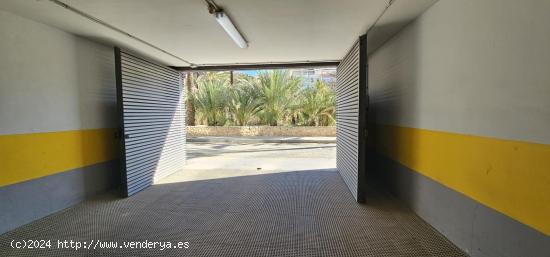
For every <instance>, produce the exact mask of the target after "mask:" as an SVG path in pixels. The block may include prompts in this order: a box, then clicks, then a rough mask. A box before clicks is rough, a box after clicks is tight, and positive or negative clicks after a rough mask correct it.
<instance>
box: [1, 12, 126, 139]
mask: <svg viewBox="0 0 550 257" xmlns="http://www.w3.org/2000/svg"><path fill="white" fill-rule="evenodd" d="M0 35H1V39H0V53H1V54H2V56H1V58H0V135H1V134H20V133H33V132H49V131H62V130H79V129H91V128H112V127H116V119H115V118H116V104H115V103H116V89H115V68H114V52H113V48H112V47H109V46H104V45H100V44H97V43H94V42H92V41H89V40H86V39H83V38H80V37H77V36H74V35H72V34H68V33H66V32H63V31H61V30H58V29H55V28H53V27H49V26H46V25H44V24H41V23H37V22H34V21H32V20H28V19H25V18H22V17H19V16H16V15H13V14H11V13H8V12H4V11H1V10H0Z"/></svg>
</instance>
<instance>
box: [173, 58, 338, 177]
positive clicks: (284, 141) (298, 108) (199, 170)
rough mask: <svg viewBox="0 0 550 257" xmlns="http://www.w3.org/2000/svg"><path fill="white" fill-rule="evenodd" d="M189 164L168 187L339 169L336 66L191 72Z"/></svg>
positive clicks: (188, 74) (187, 77) (188, 77)
mask: <svg viewBox="0 0 550 257" xmlns="http://www.w3.org/2000/svg"><path fill="white" fill-rule="evenodd" d="M184 76H185V80H184V81H185V86H184V87H185V89H186V90H187V94H186V95H187V99H186V100H187V101H186V109H187V113H186V114H187V117H186V121H187V124H188V126H187V144H186V145H187V164H186V166H185V170H184V171H182V172H180V174H175V175H173V176H171V178H168V179H166V180H164V181H163V182H174V181H182V180H200V179H212V178H225V177H234V176H247V175H265V174H273V173H282V172H296V171H304V170H327V171H332V172H335V171H336V127H335V126H336V90H335V87H336V67H335V66H329V67H308V68H294V69H269V70H267V69H254V70H230V71H199V72H186V73H185V75H184Z"/></svg>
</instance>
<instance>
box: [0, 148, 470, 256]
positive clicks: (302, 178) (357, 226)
mask: <svg viewBox="0 0 550 257" xmlns="http://www.w3.org/2000/svg"><path fill="white" fill-rule="evenodd" d="M250 150H257V151H253V152H250ZM293 160H294V161H293ZM308 160H309V161H308ZM308 163H309V166H308ZM293 165H294V166H293ZM307 167H316V168H315V169H309V170H308V169H307ZM224 168H227V169H224ZM257 168H262V169H261V170H257ZM367 202H368V204H366V205H359V204H356V203H355V202H354V201H353V198H352V196H351V194H350V193H349V191H348V189H347V187H346V186H345V185H344V183H343V181H342V180H341V178H340V177H339V175H338V173H337V171H336V170H335V169H334V146H332V147H330V146H328V147H327V146H326V145H314V144H312V145H307V146H305V145H284V144H278V145H256V146H250V145H239V146H227V145H191V146H190V160H189V167H188V170H186V171H184V172H180V173H178V174H174V175H173V176H170V177H169V178H167V179H165V180H163V181H161V183H158V184H156V185H154V186H152V187H150V188H148V189H147V190H145V191H143V192H140V193H138V194H137V195H135V196H133V197H130V198H127V199H121V198H118V197H116V196H113V195H109V194H106V195H103V196H101V197H97V198H95V199H92V200H89V201H86V202H84V203H82V204H79V205H77V206H74V207H72V208H69V209H67V210H65V211H62V212H59V213H57V214H54V215H51V216H49V217H46V218H44V219H41V220H39V221H36V222H34V223H31V224H29V225H27V226H24V227H21V228H19V229H16V230H14V231H12V232H9V233H7V234H4V235H1V236H0V247H1V248H0V256H158V255H162V256H426V257H428V256H451V257H452V256H465V255H464V254H463V253H461V252H460V251H459V250H458V249H457V248H456V247H455V246H453V245H452V244H450V243H449V242H448V241H447V240H446V239H445V238H444V237H442V236H441V235H440V234H438V233H437V232H436V231H434V230H433V229H432V228H431V227H430V226H428V225H427V224H426V223H424V222H423V221H422V220H420V219H419V218H418V217H417V216H416V215H414V214H413V213H411V212H410V211H409V210H408V209H406V208H403V207H402V206H401V205H400V204H399V203H398V202H397V201H395V200H394V199H393V198H392V197H390V196H389V195H387V194H386V193H384V192H383V191H382V190H376V189H375V188H374V187H369V193H368V198H367ZM22 239H33V240H34V239H44V240H52V247H51V249H25V250H21V249H13V248H11V247H10V244H11V243H12V240H15V241H20V240H22ZM57 240H74V241H79V242H84V243H87V244H90V243H92V244H93V245H95V242H97V241H98V240H100V241H101V242H107V241H113V242H117V243H118V247H116V249H98V247H96V249H80V250H75V249H60V248H58V247H57V246H58V245H57ZM91 240H95V241H94V242H91ZM131 241H137V242H145V241H148V242H156V241H160V242H166V241H169V242H171V243H172V245H177V243H178V242H188V243H189V248H187V249H185V248H183V249H179V248H178V249H164V250H160V249H159V248H158V247H157V248H156V249H135V248H134V249H130V248H126V246H124V245H123V243H124V242H131Z"/></svg>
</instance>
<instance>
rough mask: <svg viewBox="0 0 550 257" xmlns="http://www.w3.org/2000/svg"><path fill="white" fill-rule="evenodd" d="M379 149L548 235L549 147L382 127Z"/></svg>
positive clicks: (549, 222)
mask: <svg viewBox="0 0 550 257" xmlns="http://www.w3.org/2000/svg"><path fill="white" fill-rule="evenodd" d="M375 133H376V134H375V135H376V139H375V144H376V148H377V151H379V152H381V153H382V154H384V155H387V156H388V157H390V158H392V159H394V160H396V161H398V162H399V163H401V164H403V165H405V166H407V167H409V168H410V169H412V170H415V171H417V172H419V173H421V174H422V175H425V176H427V177H429V178H431V179H433V180H435V181H437V182H439V183H441V184H443V185H445V186H447V187H449V188H451V189H454V190H456V191H458V192H461V193H463V194H465V195H467V196H469V197H471V198H472V199H474V200H476V201H478V202H480V203H482V204H484V205H486V206H488V207H490V208H493V209H495V210H497V211H499V212H501V213H504V214H506V215H508V216H509V217H511V218H513V219H515V220H517V221H519V222H522V223H524V224H526V225H529V226H531V227H533V228H535V229H536V230H538V231H540V232H542V233H544V234H546V235H549V236H550V145H543V144H535V143H526V142H519V141H512V140H502V139H495V138H487V137H479V136H469V135H462V134H454V133H447V132H438V131H430V130H423V129H416V128H406V127H397V126H388V125H379V126H377V128H376V131H375Z"/></svg>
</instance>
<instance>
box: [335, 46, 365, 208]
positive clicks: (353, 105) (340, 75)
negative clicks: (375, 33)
mask: <svg viewBox="0 0 550 257" xmlns="http://www.w3.org/2000/svg"><path fill="white" fill-rule="evenodd" d="M367 101H368V98H367V56H366V36H362V37H361V38H360V39H359V40H357V42H356V43H355V44H354V45H353V47H352V48H351V49H350V51H349V52H348V53H347V54H346V56H345V57H344V59H343V60H342V61H341V62H340V64H339V65H338V67H337V77H336V137H337V143H336V167H337V169H338V172H339V173H340V175H341V176H342V178H343V180H344V182H345V183H346V185H347V186H348V188H349V189H350V191H351V193H352V195H353V197H354V198H355V199H356V200H357V201H358V202H364V200H365V199H364V198H365V195H364V187H365V161H366V159H365V147H366V143H365V139H366V133H367V132H366V111H367V109H366V105H367Z"/></svg>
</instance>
